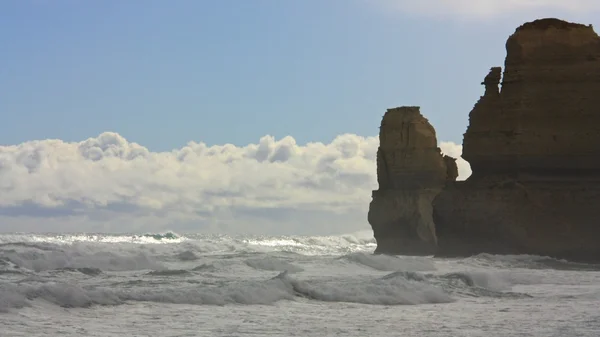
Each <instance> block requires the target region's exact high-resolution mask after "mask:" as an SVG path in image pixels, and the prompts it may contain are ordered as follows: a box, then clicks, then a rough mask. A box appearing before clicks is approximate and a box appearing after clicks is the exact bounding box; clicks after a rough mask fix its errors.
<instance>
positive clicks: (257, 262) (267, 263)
mask: <svg viewBox="0 0 600 337" xmlns="http://www.w3.org/2000/svg"><path fill="white" fill-rule="evenodd" d="M246 264H247V265H248V266H250V267H252V268H256V269H262V270H272V271H281V272H283V271H287V272H289V273H298V272H301V271H303V270H304V269H302V268H300V267H298V266H296V265H293V264H291V263H288V262H285V261H282V260H280V259H277V258H273V257H265V258H261V259H248V260H246Z"/></svg>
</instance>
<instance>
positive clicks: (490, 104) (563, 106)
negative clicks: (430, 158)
mask: <svg viewBox="0 0 600 337" xmlns="http://www.w3.org/2000/svg"><path fill="white" fill-rule="evenodd" d="M506 51H507V55H506V60H505V66H504V73H503V74H502V76H501V69H500V68H499V67H495V68H492V69H491V70H490V72H489V74H488V75H487V76H486V77H485V79H484V81H483V84H484V85H485V94H484V95H483V96H482V97H481V99H480V100H479V102H477V104H475V107H474V108H473V110H472V111H471V113H470V115H469V126H468V129H467V131H466V133H465V135H464V141H463V156H462V157H463V158H464V159H465V160H467V161H468V162H469V163H470V165H471V169H472V171H473V174H472V175H471V177H469V178H468V179H467V180H466V181H465V182H455V183H451V184H448V186H447V187H446V188H445V189H444V191H443V192H442V193H440V194H439V196H438V197H437V198H436V199H435V201H434V209H435V210H434V219H435V227H436V232H437V237H438V243H439V250H438V255H440V256H466V255H472V254H477V253H484V252H485V253H501V254H535V255H545V256H552V257H557V258H566V259H573V260H581V261H600V207H599V205H600V38H599V37H598V35H597V34H596V33H595V32H594V30H593V29H592V27H591V26H586V25H581V24H575V23H569V22H565V21H562V20H558V19H542V20H536V21H533V22H529V23H526V24H524V25H522V26H520V27H519V28H517V29H516V31H515V33H514V34H513V35H511V36H510V37H509V39H508V41H507V43H506ZM499 84H501V89H500V88H499V87H498V85H499Z"/></svg>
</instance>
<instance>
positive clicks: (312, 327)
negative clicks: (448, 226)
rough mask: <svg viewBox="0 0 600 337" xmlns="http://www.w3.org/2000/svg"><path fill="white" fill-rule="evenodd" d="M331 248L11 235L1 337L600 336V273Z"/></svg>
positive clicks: (339, 243) (209, 239) (320, 241)
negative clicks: (56, 336) (125, 336)
mask: <svg viewBox="0 0 600 337" xmlns="http://www.w3.org/2000/svg"><path fill="white" fill-rule="evenodd" d="M374 248H375V241H374V240H373V238H372V236H371V234H370V233H368V232H366V233H355V234H352V235H342V236H329V237H294V236H289V237H267V236H263V237H259V236H252V237H250V236H240V237H231V236H219V235H212V236H209V235H178V234H175V233H157V234H146V235H139V234H138V235H106V234H86V235H82V234H77V235H50V234H5V235H0V324H1V325H2V327H3V329H2V334H1V335H2V336H42V335H44V336H48V335H50V336H53V335H61V336H82V335H85V336H120V335H151V336H231V335H235V336H251V335H252V336H255V335H257V336H266V335H276V336H328V335H344V336H397V335H410V336H467V335H468V336H486V337H489V336H599V335H600V312H598V309H597V304H598V303H600V266H597V265H587V264H578V263H572V262H569V261H563V260H555V259H551V258H547V257H539V256H495V255H487V254H482V255H479V256H474V257H470V258H466V259H434V258H432V257H406V256H384V255H373V254H372V252H373V250H374Z"/></svg>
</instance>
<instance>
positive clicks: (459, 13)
mask: <svg viewBox="0 0 600 337" xmlns="http://www.w3.org/2000/svg"><path fill="white" fill-rule="evenodd" d="M379 2H380V3H383V4H385V6H386V7H388V8H392V9H396V10H400V11H402V12H406V13H413V14H419V15H426V16H443V17H463V18H490V17H496V16H505V15H510V14H525V15H532V14H535V15H537V16H540V15H542V16H543V15H552V14H554V15H557V14H585V13H590V12H594V11H600V1H597V0H568V1H566V0H475V1H474V0H422V1H413V0H379Z"/></svg>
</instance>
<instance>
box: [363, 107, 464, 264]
mask: <svg viewBox="0 0 600 337" xmlns="http://www.w3.org/2000/svg"><path fill="white" fill-rule="evenodd" d="M379 142H380V145H379V149H378V151H377V180H378V183H379V189H378V190H376V191H373V201H372V202H371V205H370V207H369V214H368V220H369V223H370V224H371V226H372V227H373V231H374V235H375V239H376V240H377V250H376V252H378V253H386V254H407V255H430V254H433V253H434V252H435V250H436V247H437V239H436V233H435V227H434V224H433V219H432V214H433V208H432V201H433V199H434V198H435V196H436V195H437V194H438V193H440V191H441V190H442V188H443V187H444V185H445V184H446V181H447V180H455V179H456V176H457V174H458V173H457V169H456V163H455V161H454V159H451V158H449V157H443V156H442V155H441V153H440V149H439V148H438V146H437V139H436V136H435V130H434V129H433V127H432V126H431V124H429V122H428V121H427V119H426V118H425V117H423V116H422V115H421V113H420V111H419V107H400V108H395V109H389V110H387V112H386V113H385V115H384V116H383V120H382V122H381V128H380V131H379Z"/></svg>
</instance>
